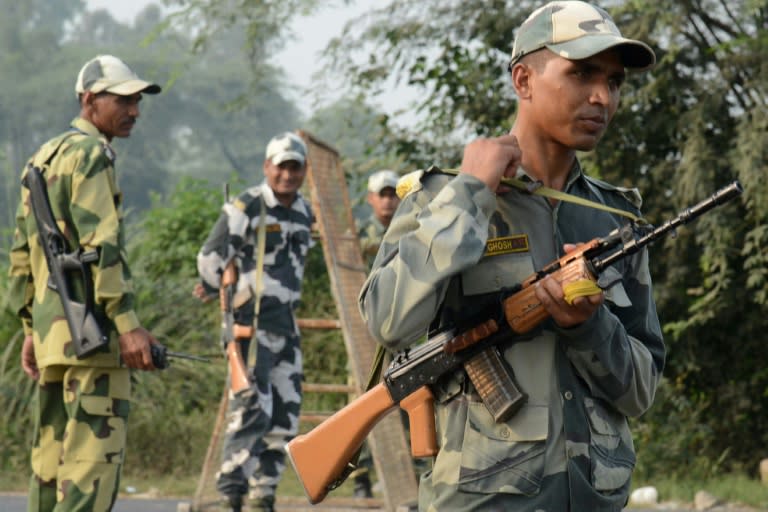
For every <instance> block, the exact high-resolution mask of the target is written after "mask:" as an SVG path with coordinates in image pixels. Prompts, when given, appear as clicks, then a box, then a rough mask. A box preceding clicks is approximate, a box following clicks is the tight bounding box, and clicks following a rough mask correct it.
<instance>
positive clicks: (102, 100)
mask: <svg viewBox="0 0 768 512" xmlns="http://www.w3.org/2000/svg"><path fill="white" fill-rule="evenodd" d="M85 94H86V96H85V97H84V98H83V103H84V108H83V110H84V113H85V117H86V119H88V120H89V121H90V122H91V123H93V125H94V126H95V127H96V128H98V129H99V131H100V132H101V133H103V134H104V135H105V136H106V137H107V139H109V140H112V138H113V137H128V136H130V135H131V130H132V129H133V125H134V124H136V119H138V117H139V102H140V101H141V93H136V94H132V95H130V96H118V95H117V94H110V93H107V92H102V93H97V94H94V93H92V92H90V91H88V92H86V93H85Z"/></svg>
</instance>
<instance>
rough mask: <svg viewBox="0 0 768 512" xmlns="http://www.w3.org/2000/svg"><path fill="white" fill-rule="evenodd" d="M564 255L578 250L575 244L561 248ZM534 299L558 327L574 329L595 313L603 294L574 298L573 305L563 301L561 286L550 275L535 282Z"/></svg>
mask: <svg viewBox="0 0 768 512" xmlns="http://www.w3.org/2000/svg"><path fill="white" fill-rule="evenodd" d="M563 248H564V249H565V252H566V253H569V252H571V251H573V250H575V249H577V248H578V245H575V244H565V245H564V246H563ZM534 286H535V290H536V298H537V299H538V300H539V301H540V302H541V303H542V305H543V306H544V309H546V310H547V312H548V313H549V315H550V316H551V317H552V319H553V320H554V321H555V323H556V324H557V325H559V326H560V327H566V328H567V327H575V326H577V325H579V324H582V323H584V322H586V321H587V320H588V319H589V318H590V317H591V316H592V315H593V314H594V313H595V311H597V308H599V307H600V306H601V305H602V304H603V301H604V299H605V298H604V297H603V292H602V291H600V292H599V293H595V294H593V295H587V296H583V297H576V298H575V299H574V300H573V304H572V305H571V304H568V303H567V302H566V301H565V292H564V291H563V285H562V284H561V283H559V282H557V280H556V279H554V278H553V277H552V276H551V275H548V276H546V277H545V278H544V279H541V280H539V281H537V282H536V283H535V284H534Z"/></svg>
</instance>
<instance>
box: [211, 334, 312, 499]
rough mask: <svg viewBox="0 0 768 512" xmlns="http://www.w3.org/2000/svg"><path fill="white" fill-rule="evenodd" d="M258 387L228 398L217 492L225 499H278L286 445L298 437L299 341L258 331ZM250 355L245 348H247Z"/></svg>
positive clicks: (300, 370) (300, 369)
mask: <svg viewBox="0 0 768 512" xmlns="http://www.w3.org/2000/svg"><path fill="white" fill-rule="evenodd" d="M256 339H257V343H258V352H257V357H256V368H255V369H253V380H254V386H253V387H252V388H249V389H246V390H244V391H242V392H240V393H237V394H232V393H230V397H229V398H230V402H229V410H228V411H227V419H228V422H227V430H226V433H225V442H224V448H223V453H222V465H221V469H220V471H219V473H218V474H217V489H218V490H219V492H221V493H222V494H224V495H227V496H236V495H243V494H246V493H248V492H249V489H250V493H249V498H251V499H255V498H263V497H265V496H274V494H275V489H276V488H277V484H278V483H279V482H280V477H281V476H282V474H283V471H284V470H285V445H286V444H288V441H290V440H291V439H293V438H294V437H296V434H297V432H298V429H299V409H300V406H301V378H302V359H301V350H300V347H299V338H298V337H297V336H280V335H276V334H273V333H269V332H267V331H263V330H261V329H259V330H258V331H257V333H256ZM243 349H244V352H246V353H247V350H248V347H247V343H245V344H244V347H243Z"/></svg>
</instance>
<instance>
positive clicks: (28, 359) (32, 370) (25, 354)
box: [21, 335, 40, 380]
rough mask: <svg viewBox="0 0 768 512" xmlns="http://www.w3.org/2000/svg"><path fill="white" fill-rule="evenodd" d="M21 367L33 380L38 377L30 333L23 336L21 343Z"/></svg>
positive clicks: (38, 371) (38, 372)
mask: <svg viewBox="0 0 768 512" xmlns="http://www.w3.org/2000/svg"><path fill="white" fill-rule="evenodd" d="M21 368H22V369H23V370H24V373H26V374H27V375H29V376H30V377H32V378H33V379H35V380H37V379H38V377H40V370H39V369H38V368H37V358H36V357H35V345H34V343H33V340H32V335H28V336H24V343H23V344H22V345H21Z"/></svg>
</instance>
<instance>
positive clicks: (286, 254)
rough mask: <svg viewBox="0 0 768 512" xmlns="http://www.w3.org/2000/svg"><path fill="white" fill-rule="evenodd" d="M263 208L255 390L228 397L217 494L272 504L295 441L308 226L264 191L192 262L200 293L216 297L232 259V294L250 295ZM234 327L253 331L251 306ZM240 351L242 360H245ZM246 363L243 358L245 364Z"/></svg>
mask: <svg viewBox="0 0 768 512" xmlns="http://www.w3.org/2000/svg"><path fill="white" fill-rule="evenodd" d="M262 201H263V202H264V203H265V207H266V208H265V212H266V220H265V222H266V224H265V229H266V246H265V255H264V271H263V272H264V273H263V276H262V283H263V286H262V291H261V305H260V309H259V318H258V320H257V324H258V328H257V330H256V341H257V343H258V345H257V357H256V367H255V368H251V369H249V371H251V372H252V376H253V377H254V378H255V379H254V383H253V386H252V387H251V388H250V389H246V390H244V391H242V392H240V393H239V394H238V395H234V396H233V395H230V406H229V411H228V417H229V421H228V424H227V432H226V439H225V443H224V452H223V457H222V459H223V460H222V466H221V470H220V472H219V474H218V479H217V489H218V490H219V492H220V493H222V494H224V495H226V496H240V495H243V494H245V493H247V492H248V491H249V488H250V498H252V499H253V498H265V497H272V496H274V494H275V489H276V487H277V484H278V482H279V481H280V477H281V475H282V473H283V470H284V469H285V445H286V444H287V443H288V441H290V440H291V439H293V438H294V437H295V436H296V433H297V432H298V428H299V408H300V405H301V380H302V358H301V347H300V343H299V342H300V338H299V330H298V327H297V324H296V319H295V316H294V311H295V309H296V308H297V307H298V305H299V300H300V298H301V283H302V278H303V276H304V263H305V261H306V256H307V251H308V250H309V248H310V247H312V246H313V245H314V241H313V240H312V237H311V232H310V229H311V226H312V222H313V220H314V217H313V214H312V210H311V208H310V205H309V203H308V202H307V201H305V200H304V198H303V197H301V195H298V196H297V197H296V199H295V200H294V202H293V204H292V205H291V207H290V208H287V207H285V206H283V205H282V204H281V203H280V202H279V201H278V200H277V199H276V198H275V195H274V192H273V191H272V189H271V188H270V187H269V186H268V185H267V184H266V183H263V184H261V185H259V186H256V187H252V188H250V189H248V190H246V191H245V192H243V193H242V194H240V196H238V197H237V198H236V199H235V200H233V201H232V202H229V203H227V204H225V205H224V207H223V209H222V213H221V215H220V216H219V219H218V221H217V222H216V224H215V225H214V227H213V229H212V230H211V233H210V234H209V236H208V238H207V240H206V241H205V244H204V245H203V247H202V249H201V250H200V253H199V254H198V257H197V268H198V271H199V272H200V276H201V278H202V282H203V286H204V287H205V288H206V290H207V291H208V293H214V292H215V291H216V290H217V289H218V287H219V285H220V283H221V273H222V272H223V270H224V268H225V267H226V265H227V263H228V262H229V261H230V259H231V258H232V257H234V258H235V261H236V262H237V268H238V273H239V278H238V283H237V288H238V290H247V289H249V288H252V289H253V288H255V286H256V282H255V274H256V263H257V262H256V250H257V242H256V237H257V231H258V229H259V221H260V211H261V202H262ZM235 321H236V322H237V323H238V324H241V325H252V324H253V323H254V301H253V299H251V300H249V301H248V302H246V303H245V304H244V305H242V306H241V307H239V308H238V309H236V310H235ZM247 345H248V343H247V342H246V343H244V347H243V353H244V354H247V353H248V346H247ZM246 360H247V358H246Z"/></svg>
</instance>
